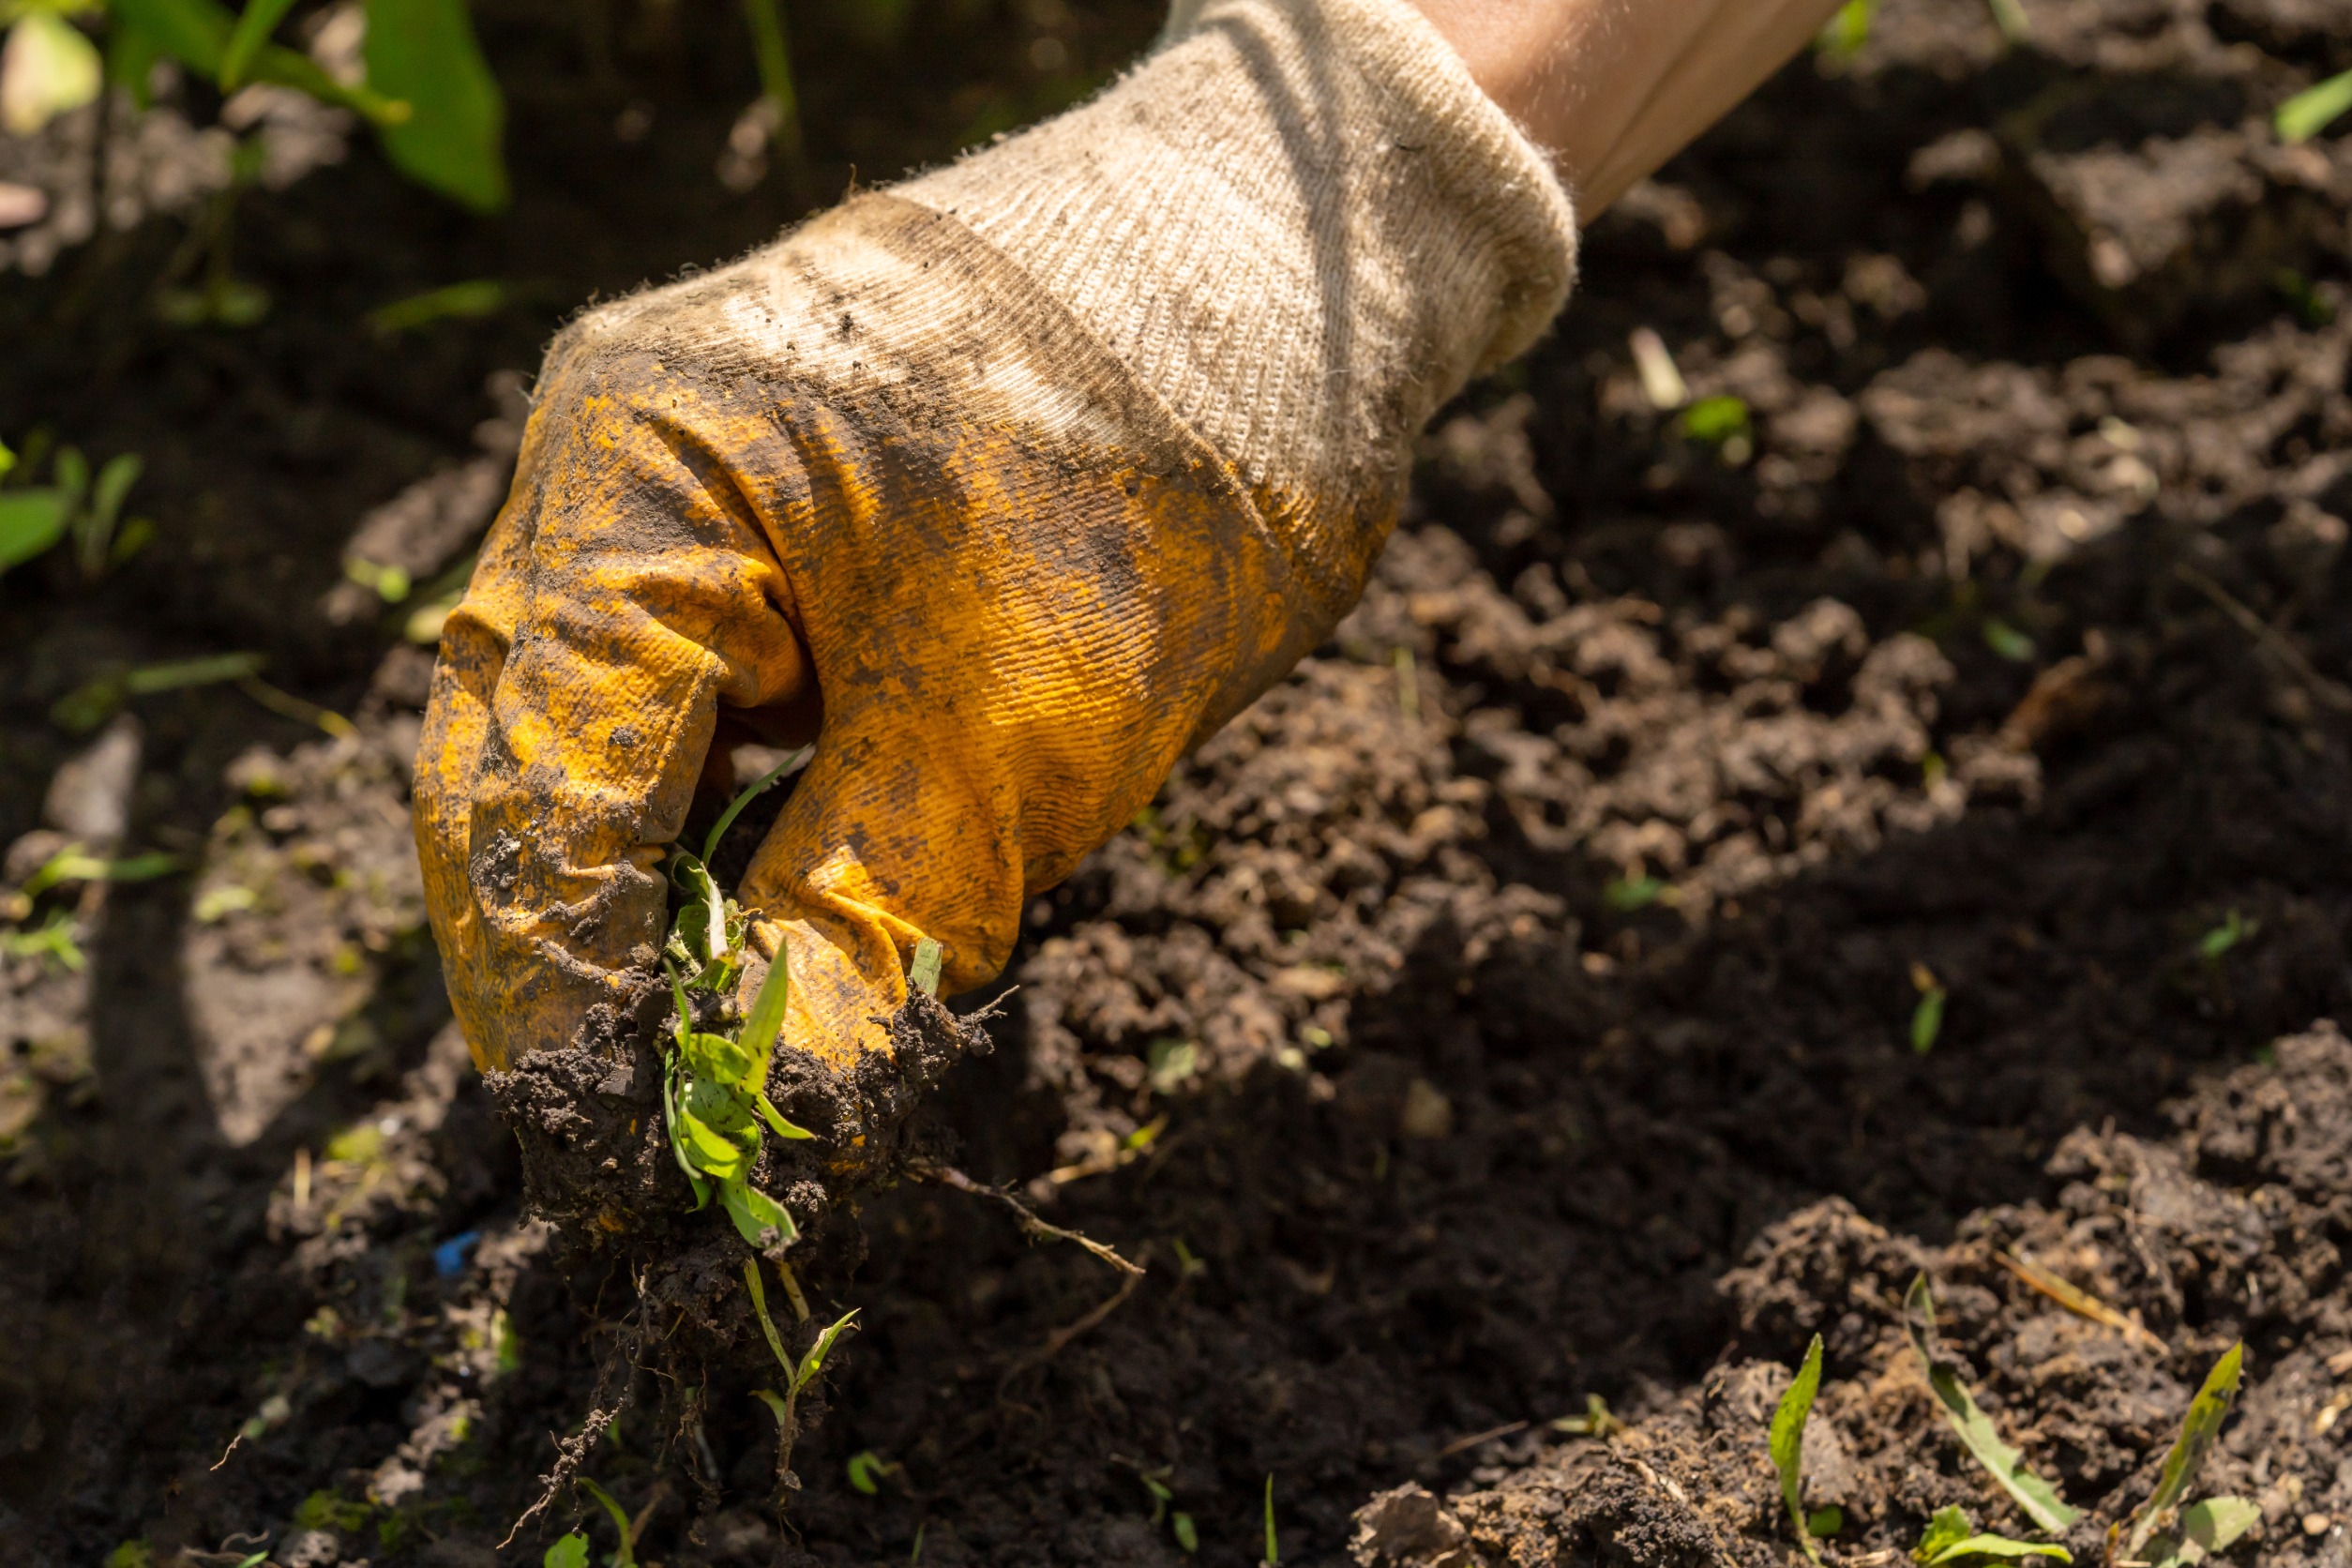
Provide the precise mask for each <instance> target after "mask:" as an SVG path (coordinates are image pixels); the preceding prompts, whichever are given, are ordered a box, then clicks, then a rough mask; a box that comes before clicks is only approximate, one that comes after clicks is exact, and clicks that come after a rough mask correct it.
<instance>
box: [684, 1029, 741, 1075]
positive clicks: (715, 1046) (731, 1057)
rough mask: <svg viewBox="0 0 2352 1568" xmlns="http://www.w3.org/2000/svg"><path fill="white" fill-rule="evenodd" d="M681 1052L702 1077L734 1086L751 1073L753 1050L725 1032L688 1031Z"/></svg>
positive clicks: (687, 1062)
mask: <svg viewBox="0 0 2352 1568" xmlns="http://www.w3.org/2000/svg"><path fill="white" fill-rule="evenodd" d="M678 1054H679V1055H681V1056H682V1057H684V1058H685V1059H686V1067H687V1069H688V1070H689V1071H691V1072H692V1073H693V1074H694V1076H695V1078H698V1079H701V1078H708V1079H710V1080H711V1081H712V1082H713V1083H714V1084H718V1085H725V1086H727V1087H730V1088H731V1087H733V1086H735V1085H737V1084H741V1083H744V1082H746V1080H748V1079H749V1078H750V1076H751V1053H750V1052H749V1051H747V1050H746V1049H745V1048H743V1047H742V1046H741V1045H740V1044H738V1043H737V1042H735V1041H733V1040H730V1039H729V1038H727V1036H726V1035H724V1034H705V1033H700V1032H697V1033H691V1034H688V1035H687V1036H686V1040H685V1042H684V1043H683V1044H682V1045H681V1046H680V1048H679V1052H678Z"/></svg>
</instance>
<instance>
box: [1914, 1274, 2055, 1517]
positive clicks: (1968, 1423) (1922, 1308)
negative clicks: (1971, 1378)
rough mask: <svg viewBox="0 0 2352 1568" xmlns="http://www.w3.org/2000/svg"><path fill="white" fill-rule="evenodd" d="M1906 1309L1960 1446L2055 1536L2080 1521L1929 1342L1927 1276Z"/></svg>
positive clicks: (1932, 1306) (1931, 1316)
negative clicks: (2004, 1436) (2003, 1436)
mask: <svg viewBox="0 0 2352 1568" xmlns="http://www.w3.org/2000/svg"><path fill="white" fill-rule="evenodd" d="M1903 1305H1904V1308H1905V1311H1904V1324H1903V1326H1904V1328H1905V1329H1906V1330H1907V1332H1908V1333H1909V1334H1910V1337H1911V1349H1913V1350H1915V1351H1916V1352H1918V1354H1919V1360H1920V1365H1921V1367H1922V1369H1924V1370H1925V1372H1926V1373H1927V1383H1928V1386H1929V1387H1930V1388H1932V1389H1933V1390H1935V1393H1936V1400H1937V1403H1938V1404H1940V1405H1941V1406H1943V1409H1944V1419H1945V1420H1946V1421H1948V1422H1950V1423H1951V1424H1952V1430H1953V1431H1954V1432H1956V1433H1958V1434H1959V1435H1960V1441H1961V1443H1962V1445H1963V1446H1964V1447H1966V1448H1967V1449H1968V1453H1969V1454H1970V1455H1973V1456H1974V1458H1975V1459H1976V1462H1977V1463H1978V1464H1980V1465H1983V1467H1984V1469H1985V1470H1986V1472H1987V1473H1989V1474H1990V1475H1991V1476H1992V1477H1993V1479H1994V1480H1996V1481H1998V1482H1999V1483H2000V1484H2001V1488H2002V1489H2003V1490H2004V1491H2006V1492H2008V1493H2009V1495H2010V1496H2011V1497H2013V1498H2014V1499H2015V1500H2016V1501H2017V1506H2018V1507H2020V1508H2022V1509H2024V1510H2025V1511H2026V1516H2027V1517H2028V1518H2030V1519H2031V1520H2033V1522H2034V1523H2035V1524H2037V1525H2039V1526H2041V1527H2042V1528H2043V1530H2048V1531H2049V1532H2050V1533H2052V1534H2053V1535H2056V1534H2058V1533H2060V1532H2061V1531H2063V1530H2066V1528H2067V1527H2068V1526H2070V1525H2072V1524H2073V1522H2074V1521H2075V1520H2076V1519H2079V1518H2081V1517H2082V1513H2081V1511H2080V1510H2078V1509H2076V1508H2073V1507H2072V1506H2071V1505H2069V1504H2068V1502H2067V1501H2066V1500H2065V1499H2063V1498H2061V1497H2059V1496H2058V1489H2057V1488H2056V1487H2054V1486H2052V1485H2050V1484H2049V1483H2048V1482H2046V1481H2044V1480H2043V1479H2042V1478H2041V1477H2040V1476H2038V1475H2036V1474H2034V1473H2033V1471H2031V1470H2028V1469H2026V1466H2025V1460H2024V1456H2023V1455H2020V1454H2019V1453H2018V1452H2017V1450H2015V1449H2013V1448H2012V1447H2010V1446H2009V1444H2007V1443H2005V1442H2003V1441H2002V1440H2001V1435H2000V1433H1999V1432H1998V1430H1996V1429H1995V1428H1994V1425H1993V1422H1992V1418H1991V1417H1989V1416H1987V1415H1986V1414H1985V1413H1984V1412H1983V1410H1980V1409H1978V1408H1977V1402H1976V1398H1975V1396H1974V1395H1971V1394H1969V1392H1968V1386H1967V1385H1966V1384H1964V1383H1963V1382H1961V1381H1960V1378H1959V1374H1957V1373H1956V1372H1954V1371H1953V1370H1952V1366H1951V1364H1949V1363H1947V1362H1943V1361H1939V1360H1938V1359H1937V1356H1936V1353H1935V1349H1934V1346H1933V1343H1932V1340H1931V1336H1932V1335H1933V1334H1934V1333H1935V1331H1936V1299H1935V1295H1934V1293H1933V1292H1932V1291H1931V1290H1929V1289H1928V1286H1927V1276H1926V1275H1925V1274H1921V1275H1920V1276H1919V1277H1918V1278H1916V1279H1914V1280H1912V1281H1911V1289H1910V1290H1909V1291H1908V1292H1907V1293H1906V1295H1905V1296H1904V1298H1903Z"/></svg>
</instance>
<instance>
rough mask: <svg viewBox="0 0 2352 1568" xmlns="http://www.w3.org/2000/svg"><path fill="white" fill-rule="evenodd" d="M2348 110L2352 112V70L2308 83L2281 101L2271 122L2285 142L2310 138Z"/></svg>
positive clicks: (2281, 139)
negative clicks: (2293, 94) (2316, 83)
mask: <svg viewBox="0 0 2352 1568" xmlns="http://www.w3.org/2000/svg"><path fill="white" fill-rule="evenodd" d="M2346 113H2352V70H2348V71H2345V72H2344V73H2343V74H2342V75H2339V76H2331V77H2329V78H2328V80H2327V81H2325V82H2322V83H2319V84H2318V85H2317V86H2315V87H2306V88H2304V89H2303V90H2302V91H2301V92H2299V93H2298V94H2296V95H2295V96H2294V97H2293V98H2288V99H2287V100H2286V101H2285V102H2284V103H2282V104H2280V105H2279V112H2278V114H2277V116H2276V117H2275V118H2274V119H2273V120H2272V121H2271V125H2272V128H2274V129H2276V130H2277V131H2278V133H2279V140H2280V141H2282V142H2285V143H2297V142H2308V141H2310V140H2311V139H2312V138H2313V137H2314V136H2316V135H2318V134H2319V133H2320V132H2321V131H2323V130H2325V129H2327V128H2329V126H2331V125H2333V124H2335V123H2336V121H2338V120H2340V119H2342V118H2343V117H2344V115H2345V114H2346Z"/></svg>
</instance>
